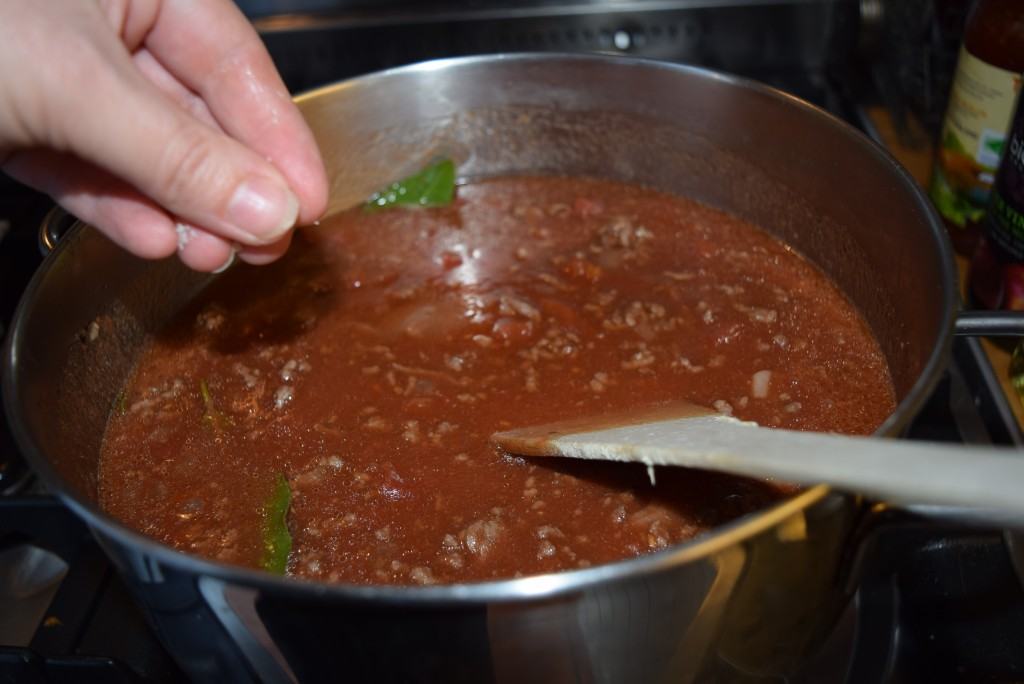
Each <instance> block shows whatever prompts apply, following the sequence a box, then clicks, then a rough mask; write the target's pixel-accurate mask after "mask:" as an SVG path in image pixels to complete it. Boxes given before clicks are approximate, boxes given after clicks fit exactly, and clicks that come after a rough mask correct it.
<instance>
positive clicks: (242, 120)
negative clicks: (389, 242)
mask: <svg viewBox="0 0 1024 684" xmlns="http://www.w3.org/2000/svg"><path fill="white" fill-rule="evenodd" d="M145 45H146V47H147V48H148V50H149V51H150V53H152V55H153V56H154V57H155V58H156V59H157V60H158V61H159V62H160V63H161V64H162V65H163V66H164V67H165V68H166V69H167V70H168V71H169V72H170V73H171V74H173V75H174V76H175V77H176V78H177V79H178V80H179V81H181V82H182V83H183V84H184V85H186V86H188V87H189V88H190V89H192V90H193V91H195V92H196V93H197V94H198V95H199V96H200V97H201V98H202V99H203V100H204V101H205V102H206V105H207V106H208V107H209V109H210V112H211V113H212V114H213V116H214V118H215V119H216V120H217V123H218V124H220V126H221V128H222V129H223V130H224V131H225V132H226V133H227V134H228V135H230V136H231V137H233V138H235V139H236V140H238V141H240V142H241V143H243V144H244V145H246V146H247V147H249V148H250V149H252V150H254V151H255V152H257V153H258V154H259V155H261V156H262V157H264V158H266V159H267V160H269V161H270V162H271V163H272V164H274V166H276V167H277V168H278V169H279V170H280V171H281V173H282V174H283V175H284V177H285V178H286V179H287V181H288V183H289V185H290V186H291V188H292V190H293V191H294V192H295V194H296V195H297V196H298V198H299V205H300V213H299V220H300V222H302V223H309V222H312V221H313V220H315V219H317V218H319V216H320V215H321V214H322V213H323V211H324V209H325V208H326V206H327V177H326V174H325V172H324V167H323V161H322V160H321V158H320V152H319V150H318V149H317V146H316V141H315V140H314V138H313V134H312V132H311V131H310V130H309V127H308V126H307V125H306V122H305V120H304V119H303V118H302V115H301V114H300V113H299V110H298V108H297V107H296V106H295V104H294V103H293V102H292V100H291V97H290V95H289V94H288V90H287V89H286V88H285V86H284V83H283V82H282V81H281V77H280V75H278V73H277V69H276V68H275V67H274V64H273V62H272V61H271V59H270V55H268V54H267V51H266V49H265V48H264V46H263V43H262V42H261V41H260V38H259V36H258V35H257V34H256V31H255V30H254V29H253V27H252V25H251V24H250V23H249V21H248V20H247V19H246V18H245V16H244V15H243V14H242V13H241V11H240V10H239V9H238V8H237V7H236V6H235V5H234V3H231V2H228V1H227V0H164V1H163V2H162V3H161V6H160V11H159V14H158V16H157V19H156V22H155V23H154V24H153V28H152V30H151V31H150V33H149V35H148V36H147V37H146V40H145Z"/></svg>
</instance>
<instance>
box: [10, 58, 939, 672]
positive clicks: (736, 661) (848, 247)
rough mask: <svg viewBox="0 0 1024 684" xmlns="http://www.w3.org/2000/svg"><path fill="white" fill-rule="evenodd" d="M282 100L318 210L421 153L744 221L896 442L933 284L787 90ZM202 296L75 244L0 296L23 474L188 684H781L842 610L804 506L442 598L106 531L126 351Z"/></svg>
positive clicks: (900, 206) (683, 79)
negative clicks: (801, 280)
mask: <svg viewBox="0 0 1024 684" xmlns="http://www.w3.org/2000/svg"><path fill="white" fill-rule="evenodd" d="M297 101H298V103H299V105H300V107H301V109H302V111H303V113H304V115H305V116H306V117H307V119H308V121H309V122H310V124H311V126H312V128H313V130H314V133H315V135H316V136H317V139H318V142H319V144H320V147H321V150H322V152H323V155H324V159H325V163H326V165H327V168H328V171H329V173H330V175H331V182H332V194H331V197H332V202H331V210H332V211H336V210H340V209H343V208H345V207H348V206H351V205H353V204H356V203H358V202H360V201H362V200H363V199H364V198H365V197H366V196H368V195H369V194H370V193H371V192H372V191H373V190H375V189H377V188H379V187H381V186H383V185H385V184H386V183H388V182H390V181H391V180H393V179H394V178H396V177H399V176H402V175H403V174H405V173H407V172H411V171H414V170H416V169H418V168H420V167H421V166H422V165H423V164H424V163H426V162H428V161H430V160H431V159H432V158H434V157H437V156H441V155H444V156H450V157H453V158H454V159H455V160H456V161H457V163H458V164H459V168H460V172H461V173H462V174H463V175H464V176H465V177H468V178H472V177H484V176H489V175H494V174H498V173H503V174H507V173H525V172H529V173H543V172H551V173H560V174H571V175H589V176H598V177H605V178H614V179H619V180H625V181H630V182H636V183H642V184H645V185H648V186H652V187H656V188H659V189H663V190H666V191H670V192H674V193H677V194H681V195H686V196H690V197H693V198H696V199H698V200H701V201H703V202H705V203H708V204H711V205H714V206H718V207H721V208H724V209H726V210H728V211H731V212H732V213H734V214H737V215H739V216H741V217H743V218H746V219H749V220H751V221H753V222H755V223H757V224H759V225H761V226H763V227H764V228H766V229H768V230H769V231H771V232H773V233H775V234H777V235H778V236H780V237H781V238H782V239H784V240H786V241H787V242H788V243H789V244H791V245H792V246H793V247H794V248H795V249H797V250H798V251H800V252H801V253H803V254H804V255H806V256H808V257H809V258H810V259H811V260H812V261H814V262H815V263H817V264H818V265H819V266H820V267H821V268H822V270H824V271H825V272H826V273H828V274H829V275H830V276H831V277H832V279H833V280H834V281H835V282H836V283H837V284H838V285H839V286H840V288H841V289H842V290H843V291H844V292H845V293H846V294H847V295H848V297H849V298H850V300H851V301H852V302H853V303H854V304H856V306H857V307H858V308H859V309H860V310H861V312H862V313H863V314H864V316H865V318H866V320H867V322H868V324H869V325H870V326H871V328H872V329H873V331H874V333H875V335H876V337H877V338H878V339H879V341H880V343H881V346H882V348H883V351H884V352H885V354H886V356H887V359H888V362H889V366H890V368H891V370H892V374H893V379H894V383H895V386H896V392H897V398H898V400H899V406H898V408H897V410H896V411H895V412H894V413H893V414H892V416H890V418H889V419H888V420H887V421H886V423H885V424H884V425H883V426H881V428H880V430H879V432H880V433H882V434H887V435H894V436H895V435H897V434H898V433H899V432H900V431H901V430H902V428H903V427H905V426H906V424H907V423H908V422H909V420H910V419H911V418H912V417H913V415H914V414H915V413H916V411H917V410H918V408H919V406H920V405H921V404H922V402H923V401H924V399H925V398H926V397H927V395H928V393H929V392H930V391H931V389H932V388H933V386H934V384H935V382H936V381H937V379H938V376H939V374H940V373H941V371H942V368H943V367H944V365H945V363H946V359H947V357H948V353H949V345H950V340H951V330H952V317H953V314H954V311H955V307H956V301H957V300H956V291H955V271H954V269H953V262H952V256H951V252H950V250H949V247H948V244H947V242H946V239H945V236H944V233H943V231H942V228H941V225H940V224H939V223H938V221H937V219H936V218H935V216H934V213H933V212H932V211H931V210H930V209H929V206H928V204H927V201H926V200H925V199H924V197H923V195H922V194H921V192H920V191H919V190H918V189H917V188H916V186H915V185H914V183H913V181H912V180H911V179H910V178H909V176H908V175H907V174H906V173H905V172H904V171H903V170H902V169H901V168H900V167H899V166H898V165H897V164H896V163H895V162H894V161H893V160H892V159H891V158H889V157H888V156H887V155H886V154H885V153H884V152H883V151H881V150H880V149H879V148H877V146H875V145H873V144H872V143H871V142H870V141H868V140H867V139H866V138H864V137H863V136H862V135H860V134H859V133H857V132H856V131H854V130H853V129H852V128H850V127H848V126H846V125H845V124H843V123H841V122H839V121H837V120H835V119H833V118H832V117H830V116H829V115H827V114H825V113H824V112H821V111H820V110H818V109H816V108H814V107H812V106H810V105H807V104H806V103H803V102H801V101H799V100H796V99H794V98H792V97H790V96H788V95H785V94H782V93H779V92H777V91H774V90H772V89H770V88H766V87H764V86H760V85H757V84H754V83H750V82H747V81H743V80H739V79H734V78H730V77H726V76H722V75H719V74H715V73H713V72H708V71H704V70H700V69H695V68H690V67H683V66H678V65H667V64H660V63H654V62H645V61H640V60H631V59H622V58H611V57H584V56H552V55H543V56H542V55H518V56H491V57H476V58H465V59H455V60H444V61H439V62H430V63H426V64H421V65H414V66H411V67H405V68H401V69H396V70H392V71H388V72H382V73H379V74H375V75H371V76H367V77H363V78H360V79H355V80H353V81H348V82H345V83H341V84H338V85H334V86H330V87H326V88H323V89H320V90H317V91H314V92H311V93H309V94H306V95H304V96H301V97H299V98H298V100H297ZM208 282H209V276H203V275H199V274H195V273H192V272H190V271H188V270H187V269H185V268H183V267H181V266H179V265H178V263H177V262H176V260H173V259H172V260H168V261H164V262H159V263H149V262H143V261H140V260H138V259H135V258H133V257H131V256H129V255H127V254H125V253H123V252H122V251H120V250H119V249H117V248H116V247H114V246H113V245H112V244H111V243H109V242H108V241H107V240H105V239H104V238H102V237H101V236H100V235H99V234H98V233H96V232H95V231H93V230H92V229H89V228H87V227H82V226H79V227H77V228H75V229H74V230H73V231H72V232H71V233H70V234H69V235H68V236H67V237H66V238H65V239H64V240H62V242H61V243H60V244H59V245H58V247H57V249H56V250H54V252H53V253H52V254H51V255H50V257H49V258H48V259H47V261H46V263H45V264H44V266H43V267H42V268H41V269H40V271H39V272H38V273H37V274H36V276H35V278H34V280H33V281H32V283H31V285H30V287H29V289H28V290H27V291H26V293H25V295H24V298H23V301H22V303H21V305H20V307H19V311H18V313H17V316H16V321H15V324H14V328H13V330H12V332H11V335H10V337H9V339H8V343H7V348H6V353H5V356H6V362H5V377H4V388H3V389H4V401H5V404H6V407H7V411H8V415H9V418H10V421H11V423H12V425H13V426H14V430H15V433H16V434H15V436H16V438H17V440H18V442H19V444H20V446H21V447H22V449H23V450H24V451H25V453H26V454H27V456H28V458H29V460H30V461H31V463H32V465H33V467H34V468H35V469H36V471H37V472H38V473H39V474H40V476H41V477H42V479H43V481H44V482H45V483H46V485H47V486H48V487H49V488H50V489H51V490H53V491H54V492H56V493H57V494H58V495H60V496H61V497H62V498H63V499H64V501H66V502H67V503H68V504H69V505H70V506H71V507H72V508H74V509H75V510H76V512H78V513H79V514H80V515H82V516H83V517H84V518H85V519H86V520H87V522H88V523H89V524H90V526H91V527H92V529H93V531H94V532H95V534H96V536H97V538H98V539H99V541H100V543H101V544H102V545H103V547H104V549H105V550H106V551H107V553H108V554H109V555H110V556H111V558H112V559H113V560H114V562H115V563H116V565H117V566H118V568H119V569H120V570H121V572H122V573H123V574H124V576H125V577H126V579H127V581H128V582H129V585H130V586H131V587H132V589H133V591H134V592H135V594H136V597H137V598H138V599H139V601H140V602H141V603H142V604H143V605H144V606H145V607H146V608H147V611H148V614H149V616H150V618H151V619H152V621H153V622H154V624H155V625H156V626H157V628H158V632H159V633H160V634H161V636H162V638H163V639H164V640H165V642H166V643H167V644H168V646H169V647H170V649H171V651H172V653H174V655H175V657H176V658H177V659H178V661H179V663H180V664H181V665H182V667H183V668H184V669H185V670H186V672H188V673H189V674H190V676H192V677H194V678H195V679H197V680H200V681H207V680H209V681H214V680H219V679H223V678H228V679H231V680H237V681H294V680H296V679H298V680H301V681H305V680H311V679H317V678H321V677H324V676H327V675H331V676H333V677H335V678H337V677H342V676H345V675H349V676H351V677H352V678H353V679H361V678H369V677H371V676H372V677H373V678H374V679H375V680H381V679H384V680H392V679H393V680H403V681H407V680H445V681H490V680H496V681H524V680H562V679H574V680H587V681H667V680H671V681H674V682H689V681H699V680H703V679H706V678H708V677H714V678H716V679H726V680H737V681H743V680H746V679H757V678H762V677H774V676H786V675H791V674H794V673H799V671H800V669H801V667H803V666H804V664H805V663H806V662H807V661H808V659H809V658H811V656H812V655H813V653H814V652H815V649H816V648H817V647H818V646H819V645H820V642H821V639H822V637H823V635H824V634H825V633H826V632H827V627H828V626H829V625H830V624H831V622H832V621H833V620H834V618H835V616H836V614H837V613H838V611H839V610H840V608H841V607H842V606H843V604H844V602H845V600H846V598H847V596H846V591H845V588H844V585H843V583H842V579H843V560H844V558H843V552H844V547H845V546H846V543H847V541H848V539H849V537H850V533H851V530H852V529H853V528H854V526H855V525H856V523H857V517H858V507H857V505H856V503H855V502H854V501H853V500H852V499H850V498H848V497H840V496H838V495H834V494H830V493H829V491H828V489H827V488H826V487H824V486H819V487H816V488H812V489H810V490H807V491H805V492H803V493H802V494H800V495H798V496H796V497H794V498H793V499H791V500H789V501H787V502H784V503H782V504H780V505H779V506H777V507H775V508H773V509H770V510H768V511H765V512H762V513H760V514H757V515H753V516H748V517H747V518H745V519H742V520H739V521H737V522H735V523H733V524H731V525H728V526H725V527H724V528H722V529H720V530H717V531H716V532H715V533H713V534H709V535H706V536H704V537H702V538H699V539H697V540H694V541H692V542H690V543H688V544H685V545H682V546H679V547H676V548H674V549H670V550H667V551H665V552H662V553H658V554H652V555H650V556H645V557H642V558H638V559H633V560H630V561H625V562H622V563H617V564H612V565H607V566H602V567H598V568H590V569H587V570H580V571H573V572H567V573H559V574H556V575H547V576H540V577H532V578H524V579H520V580H510V581H505V582H491V583H484V584H477V585H456V586H446V587H422V588H420V587H416V588H413V587H398V588H395V587H352V586H326V585H316V584H311V583H304V582H300V581H295V580H285V579H282V578H277V577H272V576H269V575H266V574H264V573H260V572H256V571H249V570H244V569H239V568H234V567H229V566H224V565H221V564H217V563H213V562H210V561H206V560H202V559H198V558H193V557H190V556H187V555H185V554H182V553H179V552H176V551H173V550H172V549H170V548H168V547H165V546H162V545H160V544H158V543H156V542H154V541H152V540H149V539H147V538H145V537H143V536H142V535H139V534H137V533H135V532H133V531H131V530H128V529H126V528H125V527H123V526H121V525H120V524H118V523H117V522H116V521H113V520H112V519H110V518H108V517H107V516H106V515H104V514H103V513H102V512H101V511H100V510H99V509H98V507H97V506H96V505H95V492H96V482H95V473H96V460H97V458H98V454H99V445H100V441H101V439H102V435H103V430H104V426H105V423H106V419H107V416H108V414H109V411H110V409H111V407H112V406H113V405H114V403H115V401H116V400H117V397H118V394H119V392H120V387H121V385H122V384H123V382H124V380H125V378H126V377H127V376H128V373H129V372H130V370H131V367H132V364H133V363H134V360H135V355H136V353H137V351H138V349H139V348H140V346H141V345H142V343H143V342H144V340H145V338H146V335H147V334H148V333H149V332H150V331H152V330H154V329H155V328H156V327H158V326H159V325H160V324H161V323H162V322H163V321H165V320H167V318H168V317H170V316H171V315H173V313H174V312H175V311H177V310H178V309H180V307H181V306H182V305H183V304H184V303H185V302H187V301H188V300H189V299H191V298H192V297H194V296H195V295H196V293H198V292H199V291H200V290H201V289H202V288H203V287H204V286H205V285H206V284H207V283H208ZM97 320H99V321H100V322H101V325H99V326H98V330H100V331H102V332H101V333H100V334H95V332H94V331H96V330H97V328H95V327H93V326H92V324H93V322H94V321H97Z"/></svg>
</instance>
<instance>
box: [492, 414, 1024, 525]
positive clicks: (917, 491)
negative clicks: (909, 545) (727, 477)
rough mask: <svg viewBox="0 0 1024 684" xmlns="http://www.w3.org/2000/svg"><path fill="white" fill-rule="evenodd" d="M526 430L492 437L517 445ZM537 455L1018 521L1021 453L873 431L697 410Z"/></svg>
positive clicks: (594, 434)
mask: <svg viewBox="0 0 1024 684" xmlns="http://www.w3.org/2000/svg"><path fill="white" fill-rule="evenodd" d="M522 432H523V431H511V432H508V433H499V434H497V435H495V436H494V441H495V442H496V443H498V444H499V445H500V446H503V447H507V448H509V450H511V451H517V449H516V446H517V442H519V441H522V439H521V437H522ZM529 453H531V454H533V455H561V456H570V457H574V458H590V459H602V460H616V461H635V462H640V463H645V464H648V465H652V466H654V465H674V466H689V467H694V468H704V469H709V470H717V471H722V472H728V473H733V474H737V475H749V476H759V477H767V478H775V479H779V480H785V481H787V482H794V483H799V484H817V483H821V482H827V483H829V484H831V485H833V486H835V487H837V488H839V489H843V490H846V491H850V492H857V493H861V494H865V495H869V496H871V497H873V498H878V499H882V500H885V501H890V502H893V503H900V504H927V505H933V506H934V505H939V506H966V507H970V508H972V509H974V515H975V516H977V515H978V511H991V514H990V515H989V516H988V517H990V518H991V519H992V520H993V521H994V522H999V523H1000V524H1006V523H1008V522H1013V523H1016V524H1019V525H1021V526H1024V495H1022V492H1021V488H1022V487H1024V458H1022V456H1024V452H1022V451H1021V450H1017V449H1000V448H994V447H972V446H962V445H948V444H941V443H932V442H917V441H909V440H895V439H885V438H878V437H848V436H841V435H833V434H821V433H813V432H796V431H791V430H775V429H769V428H761V427H757V426H756V425H754V424H752V423H744V422H741V421H738V420H736V419H734V418H729V417H727V416H719V415H713V416H697V417H686V418H682V419H678V420H665V421H658V422H653V423H647V424H639V425H625V426H620V427H609V428H602V429H598V430H593V431H587V432H576V433H571V434H553V435H552V436H551V438H550V439H543V438H540V436H538V435H536V434H534V435H533V440H532V449H531V450H530V452H529Z"/></svg>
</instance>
